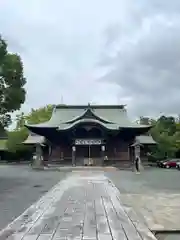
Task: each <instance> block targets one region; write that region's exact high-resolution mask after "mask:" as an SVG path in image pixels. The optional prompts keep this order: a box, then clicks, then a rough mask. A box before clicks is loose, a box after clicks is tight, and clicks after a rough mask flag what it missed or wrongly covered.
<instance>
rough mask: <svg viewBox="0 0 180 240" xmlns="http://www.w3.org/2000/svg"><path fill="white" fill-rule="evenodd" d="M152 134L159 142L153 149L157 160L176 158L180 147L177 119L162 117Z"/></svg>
mask: <svg viewBox="0 0 180 240" xmlns="http://www.w3.org/2000/svg"><path fill="white" fill-rule="evenodd" d="M150 132H151V134H152V136H153V138H154V139H155V141H156V142H157V146H156V147H155V148H153V150H154V151H153V154H154V156H155V157H156V158H157V159H158V158H165V157H175V155H176V152H177V151H178V149H179V147H180V141H179V140H180V131H179V130H178V127H177V123H176V120H175V118H174V117H172V116H170V117H166V116H161V117H160V118H159V119H158V120H157V121H156V123H155V124H154V127H153V128H152V129H151V131H150Z"/></svg>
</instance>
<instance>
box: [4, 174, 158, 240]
mask: <svg viewBox="0 0 180 240" xmlns="http://www.w3.org/2000/svg"><path fill="white" fill-rule="evenodd" d="M120 197H121V195H120V193H119V191H118V190H117V189H116V188H115V186H114V185H113V183H112V182H110V181H109V179H108V178H107V177H105V176H104V173H103V172H98V173H97V172H96V173H93V172H88V173H86V172H83V173H82V172H81V173H80V174H79V173H77V172H76V173H71V174H70V175H69V176H68V177H67V178H66V179H65V180H63V181H61V182H60V183H58V184H57V185H56V186H55V187H54V188H53V189H52V190H51V191H50V192H49V193H47V194H46V196H44V197H43V198H41V199H40V201H39V202H37V203H36V204H34V205H33V206H32V207H30V209H29V210H27V211H26V213H24V214H23V215H22V216H20V217H19V218H18V219H17V222H16V221H15V222H13V223H12V224H10V225H9V226H8V227H7V228H6V229H4V230H3V231H2V232H1V233H0V239H1V236H3V235H2V234H5V233H7V231H10V230H11V231H12V234H11V235H10V236H9V237H7V238H4V239H3V240H6V239H7V240H15V239H18V240H50V239H51V240H63V239H66V240H68V239H69V240H127V239H128V240H155V239H156V238H155V237H153V236H152V234H151V233H150V231H149V230H148V228H147V227H145V226H144V225H143V223H141V222H140V220H139V219H138V218H137V219H136V215H135V214H134V212H133V210H132V209H129V208H127V207H126V209H124V208H123V206H122V204H121V201H120ZM131 218H132V219H131ZM4 236H5V235H4ZM17 237H18V238H17Z"/></svg>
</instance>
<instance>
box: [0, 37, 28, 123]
mask: <svg viewBox="0 0 180 240" xmlns="http://www.w3.org/2000/svg"><path fill="white" fill-rule="evenodd" d="M25 84H26V79H25V78H24V75H23V64H22V61H21V58H20V56H19V55H17V54H12V53H8V51H7V44H6V42H5V41H4V40H3V39H2V38H1V37H0V125H1V126H3V127H7V126H8V125H9V124H10V123H11V115H10V113H12V112H14V111H16V110H19V109H20V107H21V105H22V104H23V103H24V101H25V96H26V91H25V89H24V85H25Z"/></svg>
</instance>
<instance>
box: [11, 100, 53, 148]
mask: <svg viewBox="0 0 180 240" xmlns="http://www.w3.org/2000/svg"><path fill="white" fill-rule="evenodd" d="M52 110H53V106H52V105H47V106H45V107H41V108H38V109H32V110H31V112H30V113H29V114H27V115H25V114H24V113H23V112H22V113H20V114H18V115H17V116H16V127H15V129H14V131H12V132H9V135H8V142H7V147H8V149H9V151H11V152H16V151H21V150H23V151H24V149H25V148H26V146H25V145H23V144H22V142H23V141H24V140H25V139H26V138H27V137H28V134H29V131H28V129H27V128H26V127H25V126H24V124H25V123H28V124H38V123H43V122H46V121H48V120H49V119H50V118H51V115H52Z"/></svg>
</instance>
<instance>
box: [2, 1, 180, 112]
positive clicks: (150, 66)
mask: <svg viewBox="0 0 180 240" xmlns="http://www.w3.org/2000/svg"><path fill="white" fill-rule="evenodd" d="M0 32H1V34H2V36H3V37H4V38H5V39H6V40H7V42H8V45H9V50H10V51H13V52H17V53H19V54H20V55H21V57H22V60H23V63H24V71H25V76H26V78H27V84H26V89H27V100H26V103H25V104H24V106H23V110H25V111H28V110H29V109H31V108H32V107H39V106H43V105H45V104H48V103H53V104H58V103H61V102H62V101H63V102H64V103H67V104H68V103H69V104H86V103H88V102H92V103H97V104H127V108H128V109H129V112H130V114H132V115H133V116H139V115H159V114H160V113H165V114H176V113H177V114H179V113H180V1H179V0H172V1H165V0H150V1H149V0H136V1H134V0H29V1H27V0H1V1H0Z"/></svg>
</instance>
